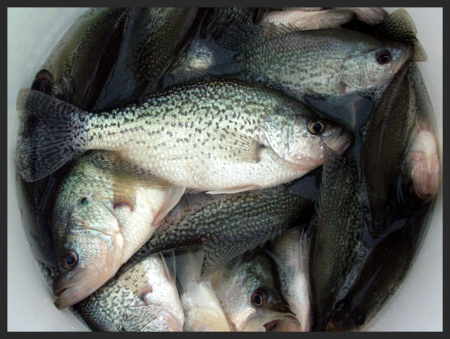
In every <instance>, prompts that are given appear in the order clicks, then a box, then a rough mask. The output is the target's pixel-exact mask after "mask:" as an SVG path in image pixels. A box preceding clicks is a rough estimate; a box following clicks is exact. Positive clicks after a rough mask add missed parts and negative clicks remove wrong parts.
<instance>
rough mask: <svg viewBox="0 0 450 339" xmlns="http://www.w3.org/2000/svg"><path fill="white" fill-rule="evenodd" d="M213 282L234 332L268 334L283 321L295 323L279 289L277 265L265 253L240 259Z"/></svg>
mask: <svg viewBox="0 0 450 339" xmlns="http://www.w3.org/2000/svg"><path fill="white" fill-rule="evenodd" d="M210 279H211V285H212V287H213V289H214V292H215V293H216V295H217V298H218V299H219V302H220V305H221V306H222V309H223V311H224V313H225V315H226V317H227V319H228V322H229V324H230V327H231V329H232V330H233V331H238V332H242V331H244V332H246V331H265V330H266V327H267V328H269V329H270V328H271V327H272V326H276V323H277V321H282V320H290V321H291V323H292V324H296V319H295V317H294V315H293V314H292V312H291V311H290V310H289V306H288V304H287V302H286V300H285V299H284V297H283V295H282V293H281V291H280V290H279V287H278V282H277V277H276V268H275V265H274V263H273V262H272V261H271V259H270V257H269V256H268V255H267V254H266V253H265V252H264V251H263V250H261V249H259V250H258V249H257V250H255V251H253V252H248V253H246V254H244V255H243V256H239V257H237V258H236V259H234V260H233V261H232V262H230V263H229V264H228V265H227V266H225V267H224V268H222V269H221V270H219V271H216V272H215V273H213V274H212V275H211V278H210ZM297 327H298V324H297Z"/></svg>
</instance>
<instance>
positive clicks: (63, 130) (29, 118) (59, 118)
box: [16, 89, 86, 181]
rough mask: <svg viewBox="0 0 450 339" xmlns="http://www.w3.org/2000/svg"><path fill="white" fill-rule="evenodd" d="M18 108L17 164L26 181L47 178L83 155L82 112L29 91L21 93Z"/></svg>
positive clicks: (18, 98)
mask: <svg viewBox="0 0 450 339" xmlns="http://www.w3.org/2000/svg"><path fill="white" fill-rule="evenodd" d="M16 109H17V110H18V111H20V112H21V113H22V114H21V117H20V119H21V127H20V131H19V141H18V145H17V149H16V165H17V169H18V172H19V174H20V175H21V176H22V178H23V179H24V180H26V181H36V180H39V179H41V178H44V177H46V176H48V175H50V174H52V173H53V172H55V171H56V170H58V169H59V168H61V167H62V166H63V165H64V164H66V163H67V162H69V161H70V160H72V159H73V158H74V157H75V156H76V155H78V154H81V153H83V151H84V137H83V127H84V120H85V118H86V114H85V113H86V112H84V111H83V110H82V109H80V108H78V107H76V106H74V105H72V104H69V103H66V102H63V101H60V100H58V99H55V98H53V97H51V96H49V95H47V94H45V93H42V92H39V91H33V90H27V89H24V90H21V91H20V92H19V95H18V97H17V102H16Z"/></svg>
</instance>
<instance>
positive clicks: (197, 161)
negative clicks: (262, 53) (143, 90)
mask: <svg viewBox="0 0 450 339" xmlns="http://www.w3.org/2000/svg"><path fill="white" fill-rule="evenodd" d="M49 107H50V108H51V109H49ZM18 109H19V110H23V111H26V112H27V114H28V118H30V119H32V118H36V117H37V115H39V113H41V112H42V111H43V110H44V109H45V111H46V112H45V113H46V117H45V119H44V117H37V118H38V119H40V118H42V120H40V121H36V124H35V125H33V126H30V127H29V128H31V129H33V133H31V134H32V136H31V137H30V138H27V139H24V140H22V142H21V144H20V145H19V147H18V164H19V168H20V169H21V171H20V172H21V174H22V176H23V177H24V178H25V180H31V181H32V180H35V179H36V177H37V179H38V178H39V177H40V176H45V175H48V174H50V173H51V172H52V171H54V170H56V169H57V168H59V167H60V166H62V165H63V164H64V163H65V162H67V161H68V160H70V159H71V158H72V157H74V156H76V155H77V154H80V153H83V152H84V151H86V150H89V149H102V150H110V151H115V152H116V153H117V154H118V155H119V156H120V157H121V158H122V159H123V160H126V161H129V162H130V163H132V164H134V165H136V166H138V167H140V168H142V169H143V170H146V171H149V172H152V173H153V174H154V175H155V176H157V177H159V178H162V179H164V180H166V181H168V182H170V183H172V184H174V185H177V186H181V187H183V186H185V187H188V188H191V189H194V190H201V191H210V192H211V191H212V192H215V193H224V192H227V193H232V192H238V191H242V190H248V189H255V188H265V187H270V186H275V185H277V184H281V183H283V182H289V181H291V180H294V179H296V178H299V177H301V176H302V175H304V174H306V173H307V172H309V171H310V170H311V169H313V168H314V167H317V166H319V165H320V164H321V163H322V147H321V145H322V140H323V139H327V138H332V139H333V140H334V141H335V142H336V145H335V146H336V147H337V148H340V147H345V146H346V145H348V143H349V142H350V136H349V134H348V133H343V129H342V128H341V127H340V126H337V125H335V124H334V123H333V122H331V121H328V120H326V119H323V118H320V117H319V116H318V115H317V114H316V113H315V112H313V111H312V110H310V109H308V108H307V107H306V106H304V105H302V104H300V103H298V102H296V101H294V100H292V99H290V98H288V97H286V96H284V95H282V94H280V93H278V92H275V91H273V90H270V89H265V88H262V87H258V86H255V85H252V84H245V83H243V82H240V81H231V80H229V81H220V80H218V81H211V82H199V83H193V84H189V85H180V86H177V87H175V88H173V89H170V90H167V91H166V92H163V93H162V94H157V95H153V96H151V97H149V98H148V99H147V100H146V101H145V102H144V103H143V104H141V105H131V106H128V107H126V108H124V109H120V110H113V111H111V112H106V113H102V114H97V113H89V112H84V111H81V110H80V109H78V108H76V107H74V106H72V105H69V104H67V103H63V102H61V101H59V100H56V99H54V98H51V97H48V96H46V95H45V94H43V93H39V92H33V91H26V90H24V91H22V92H21V94H20V95H19V98H18ZM52 109H53V112H52ZM36 111H37V112H36ZM49 112H52V114H50V113H49ZM67 112H70V113H69V116H70V118H69V119H67V115H68V113H67ZM274 116H277V117H278V118H277V119H272V118H273V117H274ZM294 117H295V119H294ZM25 119H27V116H25ZM280 120H281V122H280ZM58 121H59V122H58ZM314 121H321V124H322V126H323V129H322V132H321V133H320V134H316V135H313V134H312V133H311V132H310V131H309V130H308V124H309V123H310V122H314ZM274 124H277V125H276V128H272V129H273V130H275V131H270V130H269V129H270V128H271V126H272V125H274ZM48 125H52V126H54V127H55V126H56V127H58V128H54V130H53V131H52V132H51V133H49V131H48V127H50V126H48ZM278 126H280V127H278ZM279 128H282V129H286V131H287V133H286V134H287V135H289V136H290V137H291V139H292V140H284V139H283V138H280V137H278V136H277V135H278V132H279V130H278V129H279ZM292 129H293V131H292ZM266 130H267V131H266ZM44 131H45V133H44ZM263 132H264V135H263ZM341 132H342V135H341ZM283 135H284V134H283ZM272 137H273V138H272ZM343 145H344V146H343ZM286 148H289V150H290V151H289V157H292V154H291V148H295V151H294V153H295V155H296V157H297V158H296V159H295V160H292V159H291V158H287V157H286V156H285V155H284V154H283V153H284V152H283V151H284V150H285V149H286ZM304 162H306V164H304Z"/></svg>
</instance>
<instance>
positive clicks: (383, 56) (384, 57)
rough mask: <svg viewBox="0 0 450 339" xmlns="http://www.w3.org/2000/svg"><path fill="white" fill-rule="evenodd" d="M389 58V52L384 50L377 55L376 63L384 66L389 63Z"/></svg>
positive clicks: (390, 56)
mask: <svg viewBox="0 0 450 339" xmlns="http://www.w3.org/2000/svg"><path fill="white" fill-rule="evenodd" d="M391 58H392V55H391V52H389V51H388V50H384V51H381V52H380V53H379V54H378V55H377V62H378V64H380V65H386V64H387V63H389V62H390V61H391Z"/></svg>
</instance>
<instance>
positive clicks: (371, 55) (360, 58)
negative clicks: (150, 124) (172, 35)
mask: <svg viewBox="0 0 450 339" xmlns="http://www.w3.org/2000/svg"><path fill="white" fill-rule="evenodd" d="M230 30H232V33H231V32H230V33H229V34H228V35H227V36H229V38H228V39H226V40H225V41H224V42H223V43H222V46H223V47H225V48H227V49H229V50H232V51H235V52H236V56H235V60H236V62H235V64H233V65H232V66H233V67H231V66H228V64H224V65H217V66H215V67H213V68H212V72H211V73H213V72H218V71H220V72H223V73H224V74H227V73H228V74H230V73H234V74H235V76H241V77H242V76H243V77H244V78H245V79H248V80H250V81H252V82H255V83H260V84H263V85H265V86H267V87H271V88H275V89H278V90H280V91H282V92H284V93H286V94H288V95H290V96H292V97H294V98H296V99H298V100H303V99H304V97H305V96H306V97H312V98H326V97H329V96H345V95H348V94H351V93H362V94H364V92H366V91H368V90H370V89H373V88H377V87H380V86H383V85H385V84H386V83H389V81H390V80H392V77H393V75H395V74H396V73H397V72H398V70H399V69H400V68H401V67H402V66H403V64H404V63H405V62H407V61H408V60H410V59H411V57H412V54H413V51H414V48H413V44H412V43H411V44H410V43H408V42H405V41H401V40H392V39H391V40H389V39H388V38H383V40H381V39H377V38H374V37H372V36H369V35H367V34H363V33H359V32H356V31H351V30H344V29H340V28H339V29H337V28H329V29H318V30H304V31H299V30H298V29H297V28H295V27H276V26H270V27H269V28H267V27H266V28H264V27H257V26H253V27H252V26H236V27H235V28H231V29H230ZM332 46H333V47H332ZM236 64H237V66H236ZM227 68H230V69H231V71H228V70H227Z"/></svg>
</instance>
